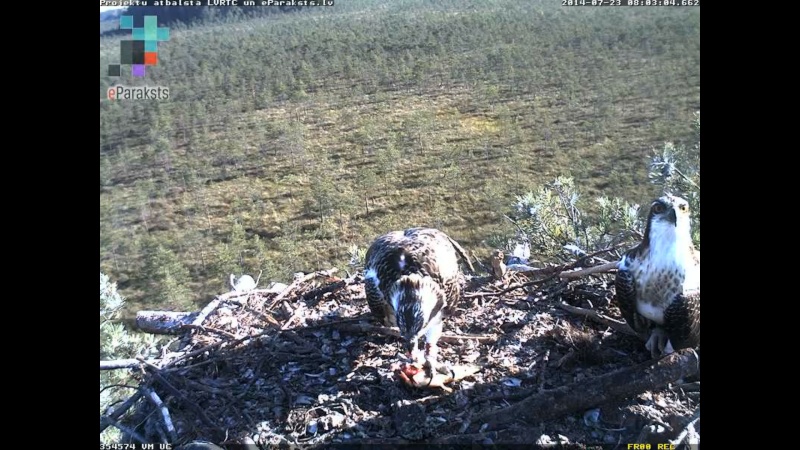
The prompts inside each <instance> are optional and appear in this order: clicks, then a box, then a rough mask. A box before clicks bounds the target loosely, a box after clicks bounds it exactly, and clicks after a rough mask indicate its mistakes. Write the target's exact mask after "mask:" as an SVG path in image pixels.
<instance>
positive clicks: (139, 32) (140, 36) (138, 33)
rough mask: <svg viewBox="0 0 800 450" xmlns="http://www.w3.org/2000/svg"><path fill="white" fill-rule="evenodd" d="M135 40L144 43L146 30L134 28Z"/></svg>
mask: <svg viewBox="0 0 800 450" xmlns="http://www.w3.org/2000/svg"><path fill="white" fill-rule="evenodd" d="M133 40H134V41H144V40H145V38H144V28H134V29H133Z"/></svg>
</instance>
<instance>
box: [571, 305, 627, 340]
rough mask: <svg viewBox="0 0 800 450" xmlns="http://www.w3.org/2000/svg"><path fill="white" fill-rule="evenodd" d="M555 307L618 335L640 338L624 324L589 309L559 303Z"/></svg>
mask: <svg viewBox="0 0 800 450" xmlns="http://www.w3.org/2000/svg"><path fill="white" fill-rule="evenodd" d="M557 306H558V307H559V308H561V309H563V310H564V311H567V312H569V313H572V314H577V315H579V316H583V317H586V318H587V319H591V320H594V321H595V322H597V323H599V324H601V325H605V326H607V327H609V328H613V329H615V330H617V331H619V332H620V333H625V334H628V335H631V336H636V337H641V336H640V335H639V333H637V332H635V331H633V329H631V327H629V326H628V324H627V323H626V322H620V321H618V320H614V319H612V318H610V317H607V316H604V315H602V314H600V313H598V312H597V311H592V310H591V309H586V308H580V307H578V306H572V305H570V304H567V303H564V302H561V303H559V304H558V305H557Z"/></svg>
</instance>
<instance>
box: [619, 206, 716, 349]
mask: <svg viewBox="0 0 800 450" xmlns="http://www.w3.org/2000/svg"><path fill="white" fill-rule="evenodd" d="M615 286H616V291H617V295H616V299H617V302H618V304H619V308H620V310H621V311H622V315H623V317H625V320H626V321H627V322H628V325H630V326H631V328H633V329H634V330H635V331H637V332H639V333H646V332H647V331H648V330H649V331H650V338H649V339H648V341H647V344H646V347H647V349H648V350H650V353H651V355H652V356H653V357H657V356H658V355H659V354H669V353H672V352H673V351H674V350H678V349H681V348H687V347H697V346H699V345H700V251H698V250H696V249H695V248H694V245H693V244H692V236H691V219H690V216H689V204H688V203H687V202H686V200H684V199H682V198H680V197H675V196H672V195H665V196H663V197H661V198H659V199H657V200H655V201H654V202H653V203H652V205H651V206H650V213H649V215H648V217H647V227H646V229H645V233H644V238H643V240H642V242H641V243H640V244H639V245H637V246H636V247H634V248H633V249H631V250H630V251H628V252H627V253H626V254H625V255H624V256H623V258H622V260H621V261H620V263H619V271H618V272H617V277H616V281H615Z"/></svg>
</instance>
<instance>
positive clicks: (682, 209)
mask: <svg viewBox="0 0 800 450" xmlns="http://www.w3.org/2000/svg"><path fill="white" fill-rule="evenodd" d="M678 208H680V210H681V211H683V212H686V211H688V210H689V207H688V206H686V205H681V206H679V207H678Z"/></svg>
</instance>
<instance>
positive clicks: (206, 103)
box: [100, 0, 700, 353]
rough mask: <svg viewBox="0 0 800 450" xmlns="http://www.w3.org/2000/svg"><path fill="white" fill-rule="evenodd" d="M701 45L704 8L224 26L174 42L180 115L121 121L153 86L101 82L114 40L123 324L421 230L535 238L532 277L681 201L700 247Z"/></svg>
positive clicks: (161, 111)
mask: <svg viewBox="0 0 800 450" xmlns="http://www.w3.org/2000/svg"><path fill="white" fill-rule="evenodd" d="M699 30H700V14H699V8H677V7H676V8H656V9H652V8H588V7H587V8H563V7H560V6H558V2H552V1H527V2H517V1H501V0H489V1H486V0H481V1H472V0H457V1H456V0H453V1H436V2H430V1H421V0H399V1H394V2H379V1H374V0H361V1H355V0H353V1H348V2H340V3H337V5H336V6H335V7H332V8H306V9H305V10H302V11H299V12H285V13H281V14H273V15H269V16H266V17H258V18H246V17H239V16H235V15H234V16H224V17H217V18H214V17H211V18H207V20H206V21H205V22H196V23H193V24H192V25H190V26H188V25H181V24H173V25H171V36H170V40H169V41H168V42H165V43H160V44H159V62H158V65H157V66H156V67H153V68H148V73H147V78H146V82H147V84H150V85H161V86H168V87H169V88H170V93H171V98H170V99H169V100H168V101H161V102H157V101H136V102H134V101H129V102H123V101H118V102H113V103H111V102H108V101H102V99H104V98H105V92H106V88H107V87H108V86H110V85H111V84H113V83H116V82H121V83H123V84H134V83H135V81H134V80H132V79H130V77H129V76H123V77H122V79H120V80H118V79H112V78H109V77H107V76H105V70H106V65H107V64H109V63H114V62H117V59H118V52H119V39H120V36H111V37H101V40H100V73H101V74H100V96H101V104H100V269H101V272H102V273H105V274H107V275H109V276H110V277H111V279H112V280H114V281H115V282H117V283H118V287H119V288H120V292H121V293H123V294H124V295H125V297H126V298H127V300H128V301H127V303H126V304H127V305H128V308H129V309H128V313H127V314H125V310H123V311H121V313H122V315H121V317H126V316H127V317H130V311H134V310H137V309H143V308H154V309H176V310H185V309H194V308H195V307H197V306H198V305H200V304H202V303H204V302H207V301H208V299H209V298H210V296H212V295H214V294H216V293H219V292H220V291H222V290H226V289H227V282H228V276H229V274H230V273H235V274H237V275H238V274H241V273H249V274H252V275H254V276H255V275H257V274H258V273H259V271H262V270H263V272H264V273H263V275H262V278H261V279H262V280H268V281H272V280H275V281H286V280H288V279H289V278H290V277H291V274H292V273H293V272H296V271H310V270H314V269H319V268H329V267H333V266H336V267H340V268H346V267H347V262H348V260H349V259H350V256H351V254H352V253H353V252H355V253H357V252H358V249H363V248H364V247H366V246H367V245H368V244H369V242H370V241H371V239H373V238H374V237H375V236H376V235H378V234H380V233H383V232H385V231H386V230H389V229H393V228H403V227H407V226H409V225H430V226H435V227H440V228H442V229H443V230H445V231H447V232H448V233H450V234H451V235H453V236H454V237H456V238H457V239H458V240H459V242H461V243H462V245H464V246H465V247H466V248H468V249H470V250H471V251H473V252H474V253H475V254H476V255H477V256H479V257H480V256H486V255H488V254H489V252H490V251H491V249H492V248H494V247H498V246H501V247H505V246H509V245H511V244H509V240H510V239H511V240H514V239H520V238H521V237H525V236H527V239H528V240H529V241H530V244H531V252H532V254H533V257H534V258H535V259H540V260H541V259H547V258H556V257H558V256H559V255H560V252H562V251H563V250H562V248H563V245H566V244H574V245H576V246H577V247H580V248H581V249H583V250H585V251H590V250H591V249H592V248H596V247H598V246H600V247H602V246H604V245H608V244H609V243H610V242H612V241H613V240H615V239H616V240H619V239H626V238H631V237H632V236H633V235H635V232H629V233H628V234H627V235H625V233H624V231H625V230H636V228H637V225H636V224H637V220H639V216H638V215H637V212H636V208H635V205H636V204H647V203H648V202H649V200H651V199H652V198H653V197H654V196H656V195H658V194H659V193H660V192H661V191H662V190H663V188H664V185H665V184H667V185H668V188H669V189H672V190H677V191H679V192H682V193H685V194H686V195H687V196H690V197H692V202H693V204H694V205H695V214H696V221H695V225H694V226H695V230H696V236H695V237H696V240H697V241H698V243H699V187H696V186H692V183H694V184H699V135H698V134H697V133H699V115H697V111H699V108H700V83H699V80H700V33H699ZM693 124H694V125H695V126H696V127H693ZM665 142H671V143H669V144H665ZM686 180H691V183H690V182H687V181H686ZM653 181H655V183H654V182H653ZM598 198H601V200H599V201H598V200H597V199H598ZM506 216H507V217H506ZM509 219H512V220H513V222H512V220H509ZM103 286H104V285H103V276H102V274H101V312H102V302H103ZM114 295H116V294H108V293H107V296H110V297H109V298H113V297H114ZM102 323H103V322H102V317H101V332H102V331H103V325H102ZM108 331H113V330H108ZM114 332H118V331H114ZM102 351H103V350H102V348H101V353H102Z"/></svg>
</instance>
